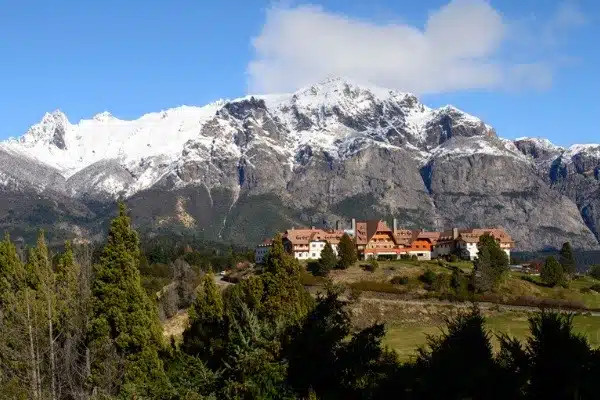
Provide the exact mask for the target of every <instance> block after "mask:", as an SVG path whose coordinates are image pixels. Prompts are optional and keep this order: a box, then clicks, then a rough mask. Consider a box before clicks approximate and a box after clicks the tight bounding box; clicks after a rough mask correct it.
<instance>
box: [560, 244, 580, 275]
mask: <svg viewBox="0 0 600 400" xmlns="http://www.w3.org/2000/svg"><path fill="white" fill-rule="evenodd" d="M558 262H559V263H560V265H561V266H562V268H563V272H564V273H565V274H569V275H573V274H574V273H575V272H576V268H577V267H576V262H575V256H574V255H573V249H572V248H571V243H569V242H566V243H564V244H563V245H562V248H561V249H560V254H559V257H558Z"/></svg>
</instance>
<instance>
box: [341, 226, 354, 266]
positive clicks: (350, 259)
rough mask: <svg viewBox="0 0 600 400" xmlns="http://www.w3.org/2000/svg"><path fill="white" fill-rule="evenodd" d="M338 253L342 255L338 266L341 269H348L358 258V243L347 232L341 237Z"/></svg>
mask: <svg viewBox="0 0 600 400" xmlns="http://www.w3.org/2000/svg"><path fill="white" fill-rule="evenodd" d="M338 255H339V257H340V261H339V262H338V268H340V269H346V268H348V267H350V266H351V265H352V264H354V263H355V262H356V261H357V260H358V256H357V254H356V245H355V244H354V241H353V240H352V239H351V238H350V236H349V235H348V234H347V233H344V234H343V235H342V237H341V238H340V242H339V243H338Z"/></svg>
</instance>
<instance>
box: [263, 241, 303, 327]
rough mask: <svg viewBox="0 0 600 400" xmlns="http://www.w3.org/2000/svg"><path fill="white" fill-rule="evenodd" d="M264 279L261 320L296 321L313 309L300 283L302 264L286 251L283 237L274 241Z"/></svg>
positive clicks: (266, 263)
mask: <svg viewBox="0 0 600 400" xmlns="http://www.w3.org/2000/svg"><path fill="white" fill-rule="evenodd" d="M261 279H262V281H263V292H262V294H263V298H262V302H261V303H262V305H261V311H262V314H261V315H260V317H261V318H262V317H267V318H269V319H271V320H275V319H278V318H283V319H285V320H292V321H297V320H299V319H300V318H302V317H304V315H306V313H307V312H308V310H309V309H310V308H311V307H312V304H313V300H312V298H311V296H310V294H308V292H306V290H304V287H303V286H302V283H301V281H300V264H299V263H298V260H296V259H295V258H294V257H293V256H292V255H291V254H288V253H287V252H286V251H285V249H284V247H283V242H282V238H281V235H277V236H276V237H275V239H273V245H272V247H271V251H270V252H269V254H268V256H267V260H266V262H265V267H264V273H263V274H262V275H261Z"/></svg>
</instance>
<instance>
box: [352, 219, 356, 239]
mask: <svg viewBox="0 0 600 400" xmlns="http://www.w3.org/2000/svg"><path fill="white" fill-rule="evenodd" d="M352 234H353V235H354V236H356V218H352Z"/></svg>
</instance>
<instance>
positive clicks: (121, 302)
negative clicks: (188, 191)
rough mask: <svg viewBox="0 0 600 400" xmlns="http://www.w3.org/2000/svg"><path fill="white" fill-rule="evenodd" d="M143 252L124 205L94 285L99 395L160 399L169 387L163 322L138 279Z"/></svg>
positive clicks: (92, 341) (92, 334)
mask: <svg viewBox="0 0 600 400" xmlns="http://www.w3.org/2000/svg"><path fill="white" fill-rule="evenodd" d="M139 253H140V249H139V239H138V235H137V233H136V232H135V230H133V228H132V227H131V221H130V218H129V217H128V216H127V215H126V209H125V205H124V204H123V203H120V204H119V216H118V217H116V218H115V219H114V220H113V221H112V222H111V225H110V230H109V233H108V238H107V242H106V245H105V246H104V249H103V250H102V254H101V256H100V261H99V263H98V264H97V265H95V266H94V278H93V281H92V285H91V289H92V310H91V316H90V324H89V328H88V329H89V330H88V340H89V346H90V348H91V353H92V362H91V373H92V376H91V383H92V385H93V386H94V388H95V389H96V390H97V391H98V392H99V393H100V392H104V393H105V394H116V393H119V392H120V393H123V394H126V395H130V396H131V395H135V396H139V397H150V396H151V397H158V396H159V393H161V392H162V391H163V390H166V389H167V385H168V382H167V381H166V375H165V373H164V370H163V366H162V362H161V360H160V359H159V356H158V353H159V351H160V350H161V349H163V339H162V331H161V326H160V321H159V319H158V314H157V311H156V307H155V305H154V304H153V303H152V301H151V300H150V299H149V298H148V296H147V294H146V292H145V291H144V289H143V288H142V285H141V283H140V274H139V270H138V263H139V259H140V257H139Z"/></svg>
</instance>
